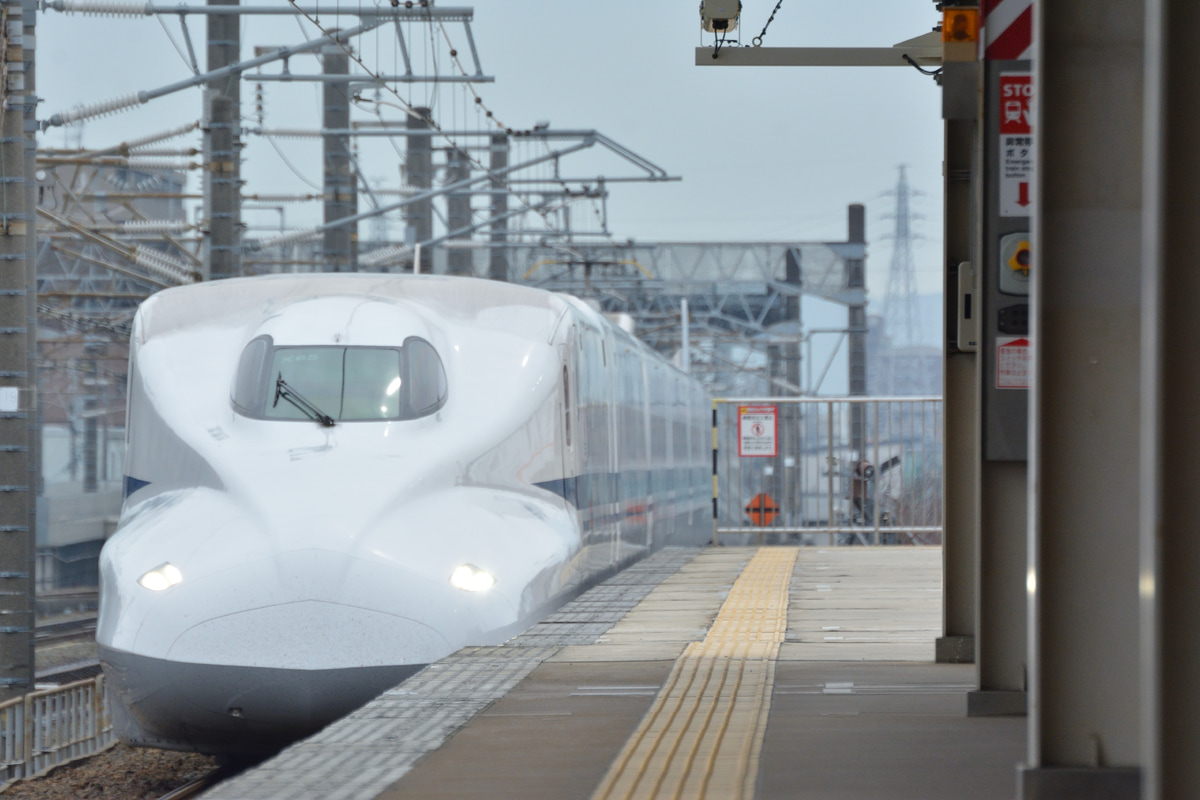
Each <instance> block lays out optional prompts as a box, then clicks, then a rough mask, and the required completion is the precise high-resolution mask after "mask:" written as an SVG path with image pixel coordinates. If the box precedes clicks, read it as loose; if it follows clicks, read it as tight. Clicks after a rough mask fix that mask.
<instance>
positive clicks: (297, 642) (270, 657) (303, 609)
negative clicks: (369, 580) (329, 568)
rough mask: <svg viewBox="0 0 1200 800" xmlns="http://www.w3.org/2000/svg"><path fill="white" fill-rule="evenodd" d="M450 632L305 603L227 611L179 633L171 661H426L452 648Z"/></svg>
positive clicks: (311, 664) (306, 666)
mask: <svg viewBox="0 0 1200 800" xmlns="http://www.w3.org/2000/svg"><path fill="white" fill-rule="evenodd" d="M450 649H451V648H450V644H449V642H447V641H446V639H445V637H444V636H442V635H441V634H440V633H438V632H437V631H435V630H434V629H433V628H431V627H429V626H427V625H424V624H422V623H420V622H417V621H416V620H413V619H409V618H407V617H402V616H399V615H396V614H389V613H386V612H383V611H376V610H371V609H365V608H360V607H356V606H350V605H344V604H341V603H332V602H325V601H319V600H301V601H297V602H291V603H282V604H279V605H272V606H266V607H263V608H255V609H250V610H246V611H241V612H238V613H234V614H226V615H223V616H220V617H215V618H213V619H209V620H206V621H204V622H201V623H199V624H197V625H194V626H192V627H191V628H188V629H187V630H186V631H184V632H183V633H181V634H180V635H179V637H178V638H176V640H175V641H174V643H172V645H171V646H170V649H169V650H168V651H167V654H166V655H167V658H168V659H169V660H171V661H181V662H188V663H221V664H237V665H240V666H245V667H269V668H273V669H300V670H319V669H346V668H357V667H379V666H397V665H403V664H427V663H429V662H430V661H436V660H437V659H438V658H441V657H442V656H444V655H445V654H446V653H447V652H449V651H450Z"/></svg>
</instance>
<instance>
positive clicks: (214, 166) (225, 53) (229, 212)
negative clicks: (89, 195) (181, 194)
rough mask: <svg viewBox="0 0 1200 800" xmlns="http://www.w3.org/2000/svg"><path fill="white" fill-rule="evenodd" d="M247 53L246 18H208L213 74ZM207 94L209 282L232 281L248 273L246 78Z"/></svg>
mask: <svg viewBox="0 0 1200 800" xmlns="http://www.w3.org/2000/svg"><path fill="white" fill-rule="evenodd" d="M208 4H209V5H214V6H236V5H237V4H238V0H208ZM241 49H242V43H241V17H239V16H237V15H236V14H230V15H224V16H222V15H216V14H210V15H208V66H207V69H209V70H214V69H220V68H221V67H224V66H227V65H229V64H234V63H237V61H238V60H239V59H240V57H241ZM205 88H206V91H205V94H204V126H203V128H204V131H203V133H204V156H205V158H204V160H205V171H204V196H205V198H204V199H205V209H206V210H207V212H208V226H207V229H206V231H205V233H206V234H207V242H206V248H205V250H206V252H207V258H206V259H205V270H206V272H207V274H206V275H205V278H207V279H216V278H231V277H235V276H237V275H240V274H241V272H242V248H241V239H242V199H241V198H242V178H241V149H242V145H241V96H242V94H241V78H240V76H238V75H230V76H228V77H225V78H219V79H217V80H214V81H210V82H209V83H208V85H207V86H206V87H205Z"/></svg>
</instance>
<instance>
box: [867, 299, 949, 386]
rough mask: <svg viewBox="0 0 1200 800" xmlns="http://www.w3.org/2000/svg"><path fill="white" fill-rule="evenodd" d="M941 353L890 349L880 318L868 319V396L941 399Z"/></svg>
mask: <svg viewBox="0 0 1200 800" xmlns="http://www.w3.org/2000/svg"><path fill="white" fill-rule="evenodd" d="M942 363H943V357H942V351H941V350H940V349H939V348H937V347H928V346H919V345H918V346H912V347H893V345H892V340H891V337H890V336H888V333H887V330H886V325H885V323H884V320H883V317H881V316H878V315H871V316H869V317H867V393H868V394H870V395H874V396H889V397H912V396H925V397H940V396H941V394H942Z"/></svg>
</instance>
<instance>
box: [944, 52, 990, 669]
mask: <svg viewBox="0 0 1200 800" xmlns="http://www.w3.org/2000/svg"><path fill="white" fill-rule="evenodd" d="M942 94H943V103H942V117H943V118H944V119H945V160H944V162H943V181H944V188H945V209H944V220H945V229H944V237H943V238H944V242H945V245H944V246H945V261H946V272H945V274H946V281H945V284H944V288H943V296H944V297H945V301H946V325H947V331H946V337H945V343H946V344H945V357H946V360H945V365H944V366H945V368H944V370H943V384H942V397H943V400H944V402H945V415H944V417H943V419H944V421H945V431H944V433H943V441H944V442H945V445H944V447H945V453H944V456H943V463H944V464H945V469H944V474H945V495H944V501H943V502H944V504H945V505H944V509H943V511H944V513H943V520H944V532H943V535H942V575H943V577H942V634H943V635H942V636H941V638H939V639H938V640H937V644H936V658H937V660H938V661H939V662H940V663H972V662H974V661H975V615H976V605H975V596H976V591H977V588H976V587H977V581H976V576H975V568H976V563H977V554H978V551H979V522H978V516H977V509H978V497H979V486H978V481H979V461H980V452H979V444H980V432H979V375H978V365H977V362H978V356H977V355H976V351H975V347H976V346H977V343H978V339H979V337H978V334H977V332H976V333H975V335H974V336H973V337H971V336H970V335H969V334H967V333H966V331H969V330H971V323H976V324H977V323H978V316H979V304H978V297H979V292H978V290H977V289H976V288H975V287H976V281H975V278H974V275H975V272H974V270H972V269H970V267H969V265H970V264H972V263H977V260H978V256H977V254H974V253H972V242H973V241H974V237H973V236H972V231H973V225H974V223H975V218H976V216H977V215H976V214H974V213H973V208H974V205H975V180H974V178H975V174H976V173H975V162H976V150H977V147H976V137H977V136H978V119H979V111H980V109H979V65H978V64H977V63H950V64H947V65H946V68H945V70H944V71H943V73H942ZM961 264H966V265H968V266H967V267H964V268H963V269H962V270H961V271H960V269H959V265H961ZM960 282H962V283H966V284H967V285H966V287H965V290H964V292H963V294H964V295H965V294H969V295H970V300H969V301H968V302H966V303H964V307H963V308H960V307H959V295H960V292H959V285H960ZM968 305H969V307H966V306H968ZM960 314H961V315H965V319H964V323H965V324H964V325H963V326H962V327H963V329H964V336H967V337H968V338H970V339H971V340H970V341H960V340H959V327H960V326H959V324H958V320H959V316H960Z"/></svg>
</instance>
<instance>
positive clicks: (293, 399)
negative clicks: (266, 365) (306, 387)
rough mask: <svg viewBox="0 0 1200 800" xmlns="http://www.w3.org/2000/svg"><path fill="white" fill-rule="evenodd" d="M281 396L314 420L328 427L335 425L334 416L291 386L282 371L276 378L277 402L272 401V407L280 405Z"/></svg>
mask: <svg viewBox="0 0 1200 800" xmlns="http://www.w3.org/2000/svg"><path fill="white" fill-rule="evenodd" d="M281 397H282V398H283V399H284V400H287V401H288V402H289V403H291V404H292V405H294V406H295V407H296V408H298V409H300V410H301V411H302V412H304V415H305V416H306V417H308V418H309V419H311V420H313V421H314V422H319V423H321V424H322V425H324V426H325V427H326V428H332V427H333V417H331V416H329V415H328V414H326V413H325V412H324V411H322V410H321V409H319V408H317V406H316V404H315V403H313V402H312V401H311V400H309V399H308V398H307V397H305V396H304V395H302V394H300V393H299V392H297V391H296V390H295V389H293V388H292V387H291V386H289V385H288V382H287V381H285V380H284V379H283V373H282V372H281V373H279V377H278V378H276V379H275V402H274V403H271V408H275V407H276V406H277V405H279V398H281Z"/></svg>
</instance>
